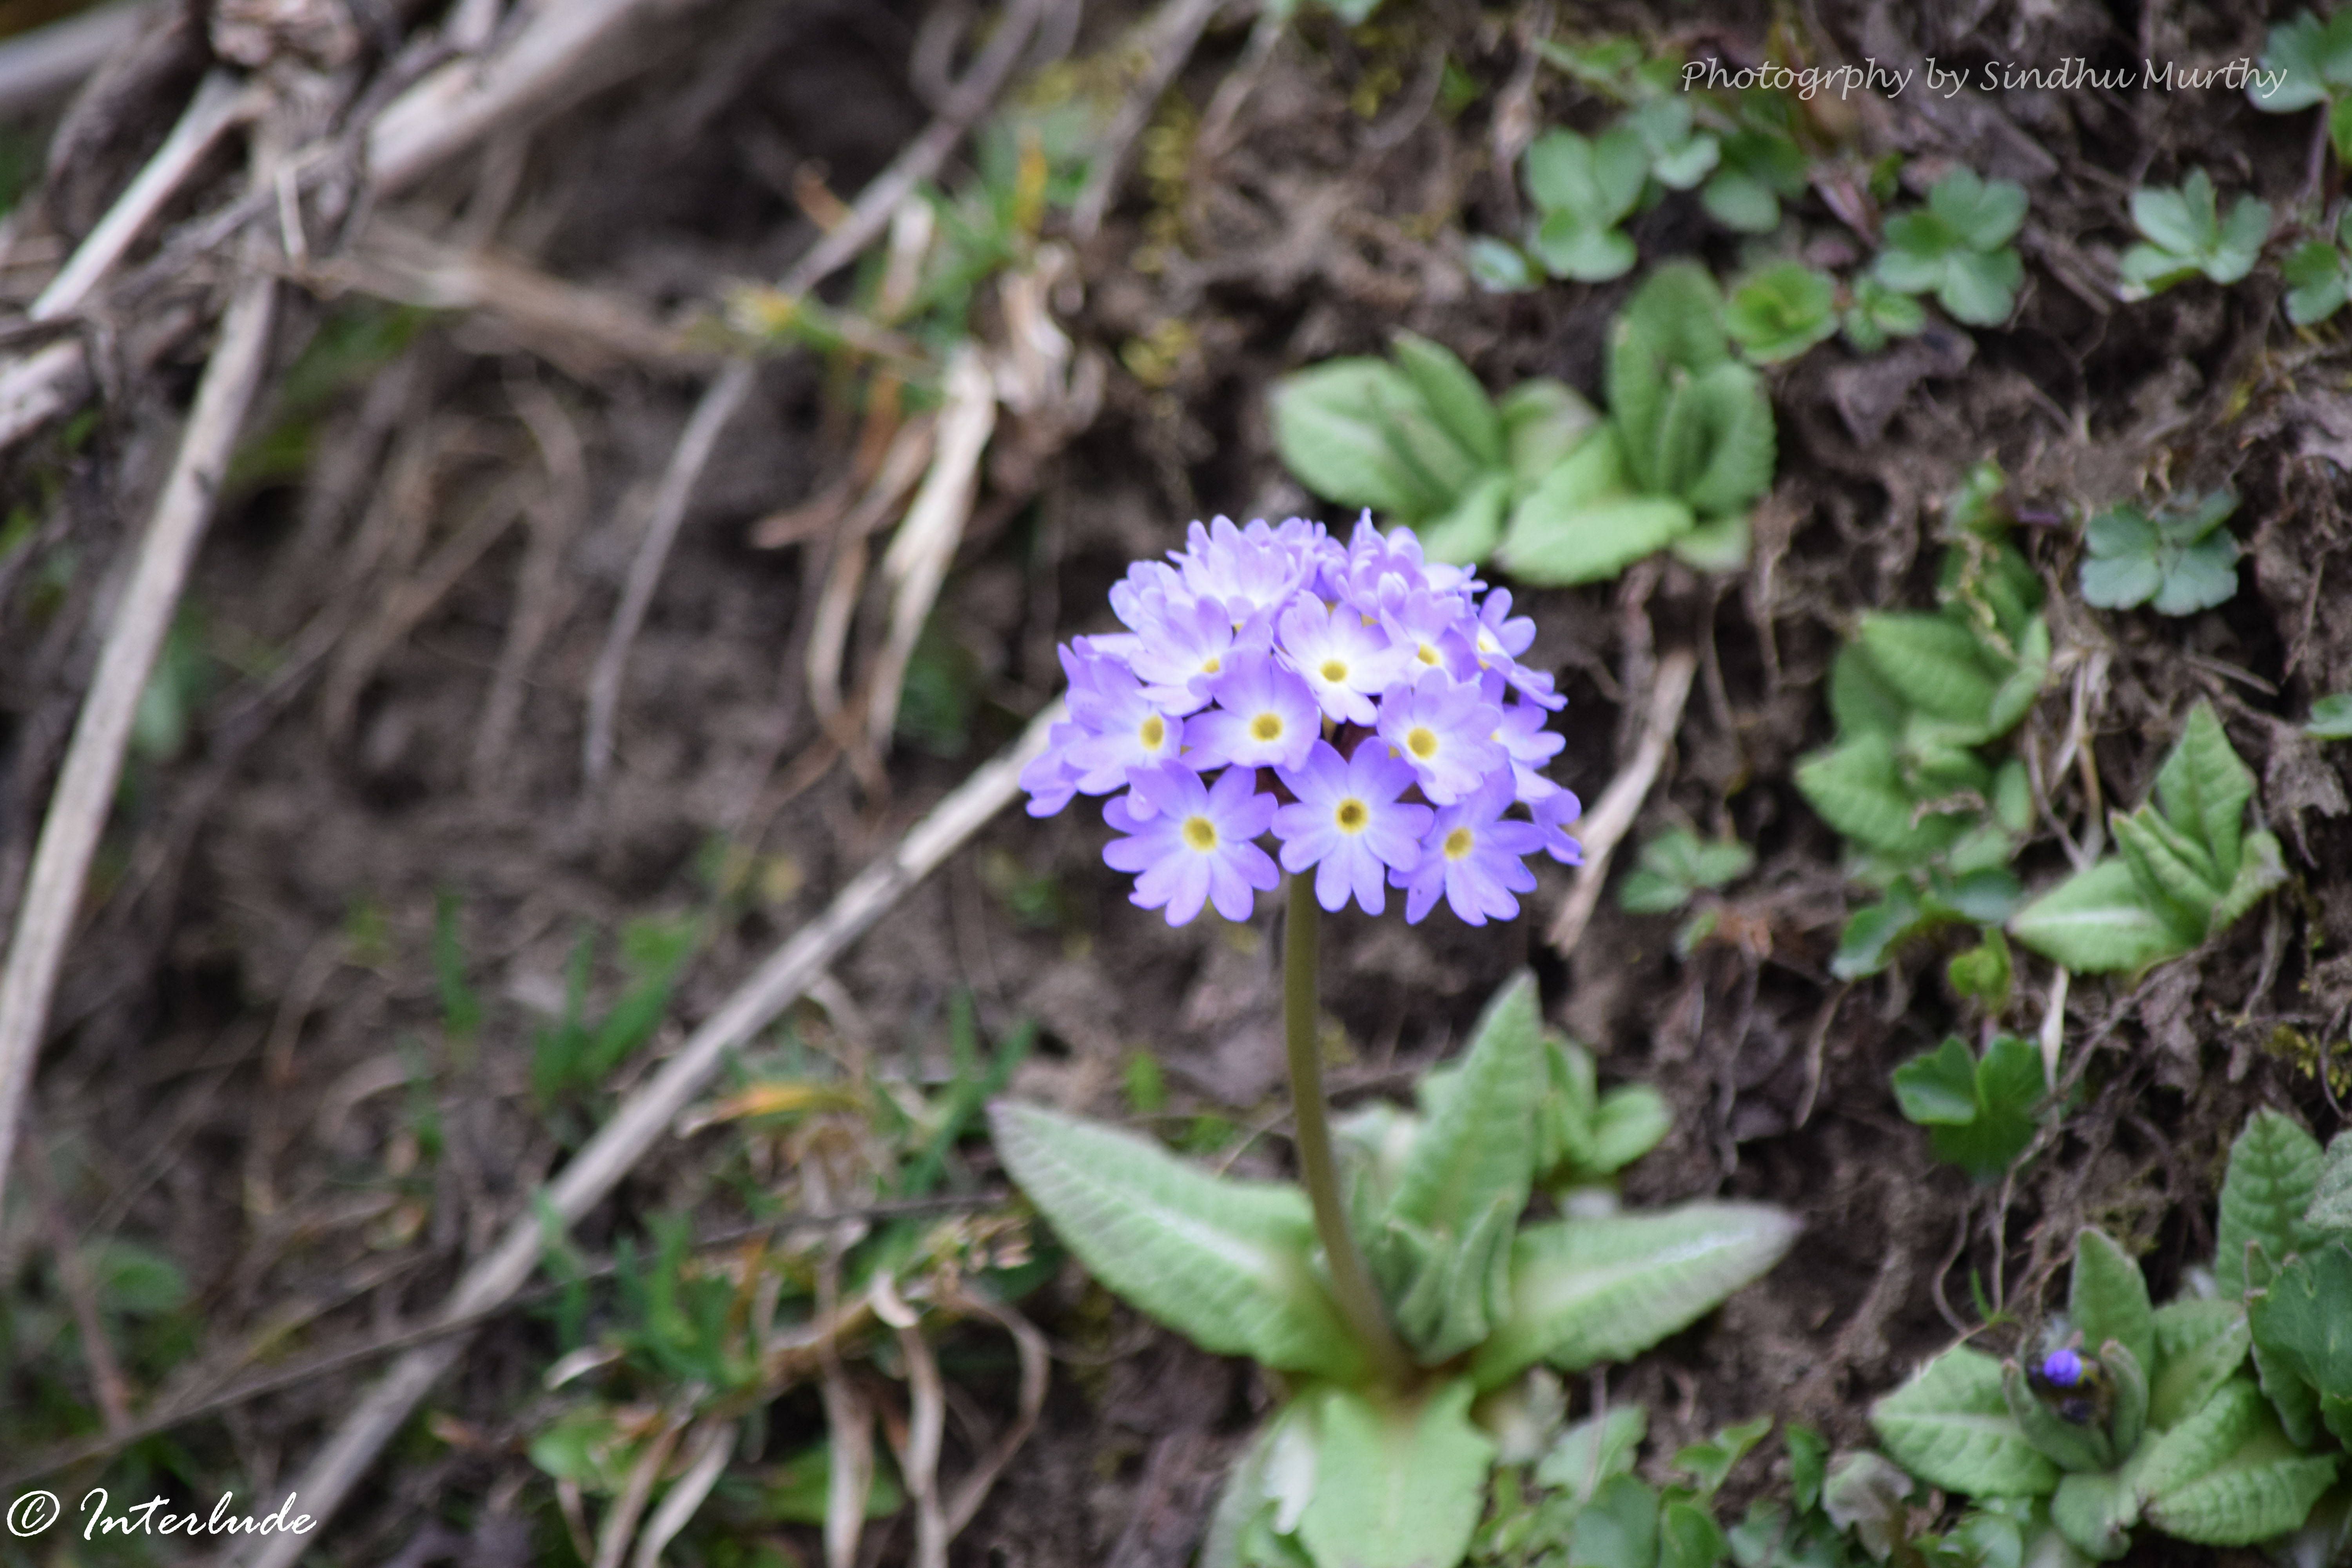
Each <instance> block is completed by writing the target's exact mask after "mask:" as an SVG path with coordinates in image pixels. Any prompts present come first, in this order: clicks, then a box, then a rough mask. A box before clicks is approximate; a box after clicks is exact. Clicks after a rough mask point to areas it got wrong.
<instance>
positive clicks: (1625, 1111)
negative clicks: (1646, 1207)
mask: <svg viewBox="0 0 2352 1568" xmlns="http://www.w3.org/2000/svg"><path fill="white" fill-rule="evenodd" d="M1674 1125H1675V1113H1674V1108H1673V1107H1672V1106H1670V1105H1668V1104H1667V1103H1666V1097H1665V1096H1664V1095H1663V1094H1660V1093H1659V1092H1658V1091H1657V1090H1656V1089H1652V1088H1651V1087H1650V1086H1649V1085H1648V1084H1646V1083H1627V1084H1620V1085H1618V1086H1617V1087H1616V1088H1615V1089H1611V1090H1610V1091H1609V1092H1608V1093H1607V1094H1604V1095H1602V1096H1601V1104H1600V1105H1599V1107H1598V1108H1597V1109H1596V1110H1594V1112H1593V1117H1592V1158H1591V1170H1592V1173H1593V1174H1595V1175H1607V1174H1608V1173H1611V1172H1613V1171H1620V1170H1622V1169H1623V1168H1624V1167H1626V1166H1627V1165H1630V1164H1632V1163H1633V1162H1634V1161H1636V1160H1638V1159H1640V1158H1641V1157H1642V1156H1643V1155H1644V1154H1646V1153H1648V1152H1650V1151H1651V1150H1653V1149H1654V1148H1656V1147H1657V1146H1658V1142H1659V1141H1660V1140H1661V1139H1663V1138H1664V1137H1665V1135H1666V1134H1667V1133H1668V1132H1669V1131H1673V1129H1674Z"/></svg>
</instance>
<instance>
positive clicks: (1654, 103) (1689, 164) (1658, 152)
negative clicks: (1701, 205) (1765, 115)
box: [1624, 96, 1722, 191]
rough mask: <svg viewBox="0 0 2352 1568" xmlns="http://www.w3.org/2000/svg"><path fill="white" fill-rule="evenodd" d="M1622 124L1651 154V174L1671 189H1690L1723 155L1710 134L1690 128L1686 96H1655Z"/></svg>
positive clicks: (1690, 121) (1688, 106)
mask: <svg viewBox="0 0 2352 1568" xmlns="http://www.w3.org/2000/svg"><path fill="white" fill-rule="evenodd" d="M1624 123H1625V126H1626V128H1627V129H1628V130H1630V131H1632V132H1633V134H1634V135H1636V136H1638V137H1640V138H1641V139H1642V145H1643V148H1644V149H1645V150H1646V151H1647V152H1648V153H1649V154H1650V177H1651V178H1653V179H1654V180H1656V181H1657V182H1658V184H1662V185H1664V186H1665V187H1666V188H1667V189H1668V190H1670V191H1686V190H1689V189H1690V188H1691V187H1692V186H1693V185H1696V184H1698V183H1699V182H1700V181H1701V180H1704V179H1705V178H1706V176H1707V175H1708V174H1710V173H1712V172H1713V171H1714V168H1715V166H1716V163H1717V162H1718V161H1719V160H1720V159H1721V157H1722V149H1721V147H1720V146H1719V145H1718V144H1717V142H1716V139H1715V137H1714V136H1713V135H1711V134H1709V133H1708V132H1704V131H1696V130H1694V129H1693V125H1692V114H1691V106H1690V101H1689V100H1687V99H1685V98H1682V97H1679V96H1677V97H1674V98H1654V99H1652V100H1649V101H1648V102H1647V103H1644V104H1643V105H1642V106H1641V107H1639V108H1638V109H1635V110H1633V112H1632V113H1630V114H1628V115H1627V116H1625V120H1624Z"/></svg>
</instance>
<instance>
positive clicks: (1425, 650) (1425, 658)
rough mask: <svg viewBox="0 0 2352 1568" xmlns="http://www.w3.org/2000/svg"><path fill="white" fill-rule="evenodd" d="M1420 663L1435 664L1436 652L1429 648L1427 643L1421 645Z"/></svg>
mask: <svg viewBox="0 0 2352 1568" xmlns="http://www.w3.org/2000/svg"><path fill="white" fill-rule="evenodd" d="M1421 662H1422V663H1423V664H1435V663H1436V662H1437V650H1436V649H1435V648H1433V647H1430V646H1429V645H1428V644H1427V643H1423V644H1422V645H1421Z"/></svg>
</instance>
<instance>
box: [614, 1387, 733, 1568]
mask: <svg viewBox="0 0 2352 1568" xmlns="http://www.w3.org/2000/svg"><path fill="white" fill-rule="evenodd" d="M685 1430H686V1423H685V1422H684V1421H682V1420H679V1419H677V1417H675V1416H673V1417H672V1418H671V1419H669V1420H667V1421H665V1422H663V1423H662V1428H661V1430H660V1431H658V1432H656V1433H655V1434H654V1438H653V1441H652V1442H650V1443H647V1444H646V1451H645V1452H644V1453H642V1454H639V1455H638V1456H637V1462H636V1463H635V1464H634V1465H632V1466H630V1467H629V1479H627V1480H626V1481H625V1482H624V1483H623V1484H622V1487H621V1495H620V1496H619V1497H617V1498H614V1500H613V1508H612V1511H611V1512H609V1513H607V1514H606V1515H605V1516H604V1526H603V1528H602V1529H600V1530H598V1531H597V1532H596V1557H595V1561H594V1562H593V1563H591V1564H590V1568H621V1558H622V1556H623V1554H624V1553H625V1552H627V1551H628V1550H629V1542H630V1541H631V1540H633V1539H634V1538H635V1535H636V1533H637V1521H638V1519H639V1518H640V1517H642V1516H643V1515H644V1513H645V1511H646V1503H648V1502H650V1501H651V1500H653V1495H654V1487H655V1485H656V1483H657V1482H658V1481H660V1479H661V1473H662V1470H663V1468H665V1467H666V1466H667V1465H668V1463H669V1457H670V1455H671V1454H673V1453H675V1452H676V1451H677V1440H678V1437H679V1436H680V1435H681V1434H682V1433H684V1432H685ZM722 1462H723V1461H722Z"/></svg>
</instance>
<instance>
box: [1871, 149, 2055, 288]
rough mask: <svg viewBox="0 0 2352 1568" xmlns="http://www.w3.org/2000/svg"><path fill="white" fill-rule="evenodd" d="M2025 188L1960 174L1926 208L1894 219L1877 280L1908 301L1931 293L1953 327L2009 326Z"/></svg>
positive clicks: (2020, 267) (1941, 184) (2018, 273)
mask: <svg viewBox="0 0 2352 1568" xmlns="http://www.w3.org/2000/svg"><path fill="white" fill-rule="evenodd" d="M2025 210H2026V195H2025V187H2023V186H2022V185H2019V184H2014V183H2013V182H2011V181H2008V180H1990V181H1988V180H1984V179H1981V178H1979V176H1978V174H1976V172H1975V171H1974V170H1971V169H1965V168H1961V169H1955V170H1953V171H1952V172H1951V173H1950V174H1947V175H1945V176H1944V177H1943V178H1942V179H1941V180H1938V181H1937V183H1936V185H1935V188H1934V189H1933V190H1931V191H1929V192H1928V193H1927V206H1926V207H1925V208H1923V209H1916V210H1914V211H1911V212H1908V213H1904V214H1901V215H1899V216H1895V217H1892V218H1889V219H1888V220H1887V222H1886V249H1885V250H1884V251H1882V252H1880V253H1879V257H1878V260H1877V262H1876V263H1875V264H1874V276H1875V277H1876V279H1877V280H1878V282H1879V283H1880V284H1881V285H1883V286H1884V287H1885V288H1888V289H1894V290H1895V291H1896V292H1899V293H1904V294H1925V293H1928V292H1931V291H1932V292H1933V293H1934V294H1935V295H1936V299H1937V303H1938V304H1940V305H1942V306H1943V307H1944V309H1945V310H1947V311H1948V312H1949V313H1950V315H1951V316H1952V318H1953V320H1955V321H1964V322H1966V323H1968V324H1969V325H1970V326H1975V327H1995V326H1999V325H2000V323H2001V322H2002V321H2007V320H2008V319H2009V313H2010V310H2011V309H2012V308H2013V306H2014V305H2015V303H2016V296H2017V288H2018V285H2019V284H2020V283H2021V281H2022V280H2023V279H2024V276H2025V268H2024V263H2023V262H2022V261H2021V259H2020V258H2019V257H2018V254H2017V252H2016V251H2015V250H2014V249H2013V248H2011V247H2010V245H2009V241H2010V239H2011V237H2012V236H2014V235H2015V234H2016V233H2017V230H2018V227H2019V226H2021V224H2022V223H2023V222H2024V221H2025Z"/></svg>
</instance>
